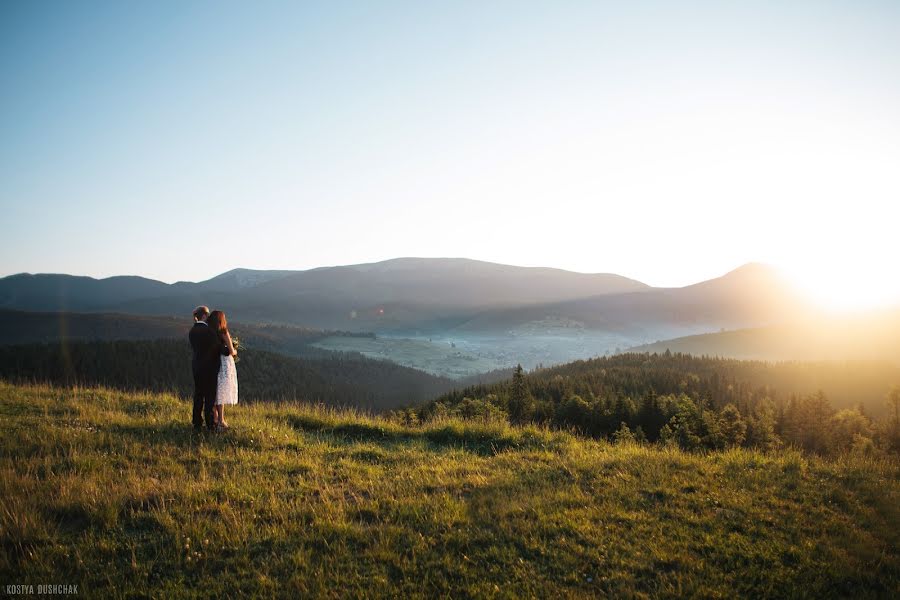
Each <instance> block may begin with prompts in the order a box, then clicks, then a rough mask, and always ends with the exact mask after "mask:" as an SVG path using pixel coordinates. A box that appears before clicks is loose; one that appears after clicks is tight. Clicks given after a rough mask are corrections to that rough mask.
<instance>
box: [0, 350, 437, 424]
mask: <svg viewBox="0 0 900 600" xmlns="http://www.w3.org/2000/svg"><path fill="white" fill-rule="evenodd" d="M237 368H238V379H239V381H238V384H239V390H240V399H241V401H256V400H272V401H293V400H299V401H303V402H310V403H323V404H328V405H335V406H353V407H357V408H363V409H367V410H375V411H381V410H385V409H390V408H394V407H397V406H402V405H408V404H413V403H416V402H422V401H424V400H427V399H431V398H434V397H436V396H439V395H440V394H443V393H445V392H447V391H448V390H449V389H451V387H452V386H453V381H452V380H450V379H446V378H442V377H436V376H433V375H430V374H428V373H425V372H423V371H418V370H416V369H411V368H409V367H403V366H400V365H397V364H395V363H391V362H387V361H380V360H374V359H368V358H365V357H363V356H362V355H358V354H343V353H329V354H327V355H325V356H316V357H309V358H297V357H290V356H285V355H282V354H277V353H274V352H268V351H265V350H258V349H255V348H243V349H242V350H241V351H240V356H239V361H238V365H237ZM0 378H3V379H6V380H8V381H13V382H17V383H22V382H43V383H53V384H59V385H102V386H107V387H113V388H118V389H125V390H149V391H156V392H174V393H177V394H180V395H182V396H189V395H191V394H192V393H193V376H192V374H191V350H190V346H189V344H188V342H187V339H186V338H184V339H178V340H171V339H162V340H144V341H134V340H127V341H126V340H119V341H94V342H57V343H49V344H24V345H13V346H0Z"/></svg>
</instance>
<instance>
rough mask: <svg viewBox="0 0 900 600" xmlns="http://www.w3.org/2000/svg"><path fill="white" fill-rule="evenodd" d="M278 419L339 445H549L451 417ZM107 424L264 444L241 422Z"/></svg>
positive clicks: (156, 435) (157, 436) (174, 442)
mask: <svg viewBox="0 0 900 600" xmlns="http://www.w3.org/2000/svg"><path fill="white" fill-rule="evenodd" d="M273 423H280V424H287V425H289V426H290V427H291V428H292V429H293V430H294V431H296V432H297V433H299V434H307V435H310V436H314V437H315V438H318V439H322V438H326V439H328V441H331V442H333V443H335V444H336V445H356V444H360V443H369V444H375V445H378V446H382V447H383V448H384V449H385V450H391V449H397V448H399V447H401V446H408V445H415V446H417V447H418V448H421V449H425V450H431V451H434V452H445V451H447V450H461V451H465V452H471V453H473V454H477V455H479V456H493V455H495V454H497V453H499V452H502V451H504V450H509V449H520V450H521V449H527V448H546V440H541V439H539V438H530V437H523V436H521V435H516V436H514V435H510V434H509V433H508V432H504V431H503V430H497V431H495V430H491V429H490V428H478V427H469V426H461V425H459V424H454V423H447V424H444V425H438V426H435V427H430V428H423V429H413V428H394V427H384V426H380V425H378V424H375V423H358V422H357V423H333V422H329V421H327V420H324V419H319V418H317V417H314V416H299V415H291V416H287V417H280V418H278V419H273ZM106 430H107V431H108V432H109V433H111V434H113V435H116V436H120V437H122V438H123V439H130V440H132V441H137V442H142V443H146V444H149V445H154V446H160V445H168V446H196V445H198V444H205V443H210V444H214V445H228V446H247V447H259V445H258V444H256V443H255V442H254V438H256V437H258V435H257V436H248V435H247V434H248V432H250V431H251V429H247V428H244V427H242V426H241V425H240V424H236V425H234V426H233V427H232V429H230V430H229V431H226V432H222V433H214V432H212V431H208V430H206V429H203V430H200V431H197V430H194V428H193V427H190V426H185V424H184V423H182V422H178V421H170V422H164V423H116V424H112V425H109V426H107V427H106Z"/></svg>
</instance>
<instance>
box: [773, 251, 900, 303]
mask: <svg viewBox="0 0 900 600" xmlns="http://www.w3.org/2000/svg"><path fill="white" fill-rule="evenodd" d="M782 271H783V272H784V274H785V275H786V277H787V278H788V280H789V281H791V282H792V283H793V284H794V285H795V286H796V287H797V289H798V291H799V292H800V293H801V294H804V295H805V296H807V297H808V298H809V299H810V300H811V301H812V302H814V303H815V304H817V305H818V306H820V307H821V308H822V309H824V310H827V311H830V312H839V313H846V312H857V311H863V310H869V309H878V308H886V307H890V306H900V285H898V282H897V281H896V280H895V279H894V278H893V277H891V275H890V271H886V270H883V269H882V268H880V266H879V265H871V264H869V265H866V264H865V263H856V264H854V265H852V266H850V265H846V267H845V268H842V267H841V266H836V265H834V264H832V263H827V262H822V263H817V264H808V265H798V266H793V267H786V268H783V269H782Z"/></svg>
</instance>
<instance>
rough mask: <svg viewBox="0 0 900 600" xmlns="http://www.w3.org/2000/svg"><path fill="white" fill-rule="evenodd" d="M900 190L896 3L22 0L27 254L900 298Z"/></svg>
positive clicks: (18, 41) (199, 270)
mask: <svg viewBox="0 0 900 600" xmlns="http://www.w3.org/2000/svg"><path fill="white" fill-rule="evenodd" d="M898 204H900V3H898V2H866V1H860V0H855V1H847V2H828V1H824V0H815V1H810V2H801V1H785V0H780V1H777V2H745V3H738V2H727V1H715V2H693V3H692V2H599V1H593V2H550V1H548V2H539V3H530V2H523V1H521V0H518V1H515V2H492V1H487V2H486V1H479V2H472V3H465V2H449V3H437V2H409V3H395V2H375V1H367V2H359V3H349V2H322V3H312V2H306V3H302V2H285V3H276V2H234V3H230V2H215V3H196V2H156V1H154V2H144V3H138V2H108V3H107V2H78V1H72V2H63V1H59V2H36V1H26V2H21V3H17V2H13V1H10V0H6V1H4V2H2V3H0V209H2V215H3V221H2V225H0V228H2V229H0V232H2V235H0V275H7V274H10V273H15V272H21V271H29V272H68V273H76V274H88V275H94V276H107V275H111V274H122V273H137V274H142V275H146V276H150V277H154V278H158V279H162V280H165V281H174V280H179V279H189V280H197V279H203V278H207V277H209V276H212V275H214V274H216V273H219V272H222V271H225V270H227V269H230V268H233V267H237V266H243V267H251V268H307V267H313V266H320V265H329V264H347V263H356V262H370V261H374V260H380V259H385V258H391V257H396V256H465V257H471V258H479V259H484V260H491V261H498V262H505V263H511V264H518V265H545V266H557V267H562V268H568V269H573V270H578V271H590V272H595V271H596V272H617V273H621V274H624V275H628V276H631V277H635V278H637V279H641V280H643V281H645V282H648V283H651V284H655V285H680V284H686V283H690V282H694V281H696V280H699V279H704V278H708V277H711V276H715V275H718V274H721V273H723V272H725V271H728V270H730V269H731V268H734V267H736V266H738V265H739V264H742V263H745V262H748V261H766V262H771V263H774V264H776V265H781V266H783V267H785V268H787V269H789V270H790V271H791V272H793V273H800V274H801V275H803V276H804V277H806V279H807V280H808V283H810V284H812V285H815V284H816V282H818V284H819V285H823V283H822V281H824V280H825V279H826V278H827V279H830V280H840V281H849V282H850V285H851V286H855V288H858V289H867V290H869V291H868V292H866V293H867V294H869V295H884V294H887V293H896V294H900V282H898V280H900V278H898V277H897V274H896V273H897V262H898V259H900V246H898V241H897V240H898V233H897V232H898V219H897V213H898V212H900V211H898V208H897V207H898ZM866 286H868V287H866Z"/></svg>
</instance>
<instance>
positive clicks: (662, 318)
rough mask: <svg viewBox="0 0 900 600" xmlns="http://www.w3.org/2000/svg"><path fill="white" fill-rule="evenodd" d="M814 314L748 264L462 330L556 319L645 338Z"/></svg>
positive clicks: (489, 315)
mask: <svg viewBox="0 0 900 600" xmlns="http://www.w3.org/2000/svg"><path fill="white" fill-rule="evenodd" d="M809 311H810V308H809V306H808V304H807V303H805V302H804V301H803V300H802V299H801V298H800V297H799V296H798V295H797V294H796V293H794V292H793V291H792V288H791V286H790V285H788V284H787V282H785V281H784V280H783V279H782V278H781V277H780V276H779V275H778V274H777V273H776V272H775V271H774V270H773V269H771V268H769V267H766V266H764V265H758V264H749V265H745V266H743V267H740V268H738V269H735V270H734V271H731V272H730V273H727V274H726V275H723V276H722V277H719V278H716V279H712V280H709V281H704V282H701V283H698V284H694V285H690V286H686V287H682V288H650V289H647V290H644V291H642V292H632V293H622V294H608V295H603V296H591V297H588V298H579V299H575V300H567V301H561V302H554V303H544V304H535V305H532V306H525V307H518V308H511V309H499V310H493V311H487V312H485V313H483V314H480V315H478V316H477V317H475V318H473V319H472V320H470V321H468V322H466V323H465V324H463V325H461V329H464V330H469V331H483V330H488V329H491V328H493V329H513V328H515V327H520V326H522V325H524V324H526V323H529V322H535V321H539V320H541V319H545V318H547V317H548V316H553V317H556V318H565V319H568V320H570V321H573V322H576V323H578V324H580V325H582V326H583V327H584V328H585V329H594V330H603V331H615V332H622V333H625V334H631V335H646V334H648V333H650V332H666V331H669V332H677V331H696V330H698V329H699V330H706V331H709V330H717V329H719V328H722V327H726V328H730V327H736V326H749V325H751V324H753V325H761V324H768V323H778V322H784V321H789V320H792V319H795V318H797V317H798V316H799V315H806V316H808V315H809Z"/></svg>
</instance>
